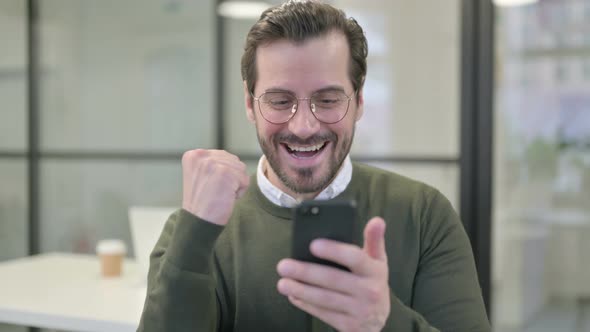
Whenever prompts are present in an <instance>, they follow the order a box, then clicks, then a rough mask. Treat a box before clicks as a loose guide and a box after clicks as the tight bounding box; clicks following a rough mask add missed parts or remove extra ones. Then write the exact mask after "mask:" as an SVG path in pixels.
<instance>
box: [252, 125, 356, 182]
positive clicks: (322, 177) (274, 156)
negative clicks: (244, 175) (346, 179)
mask: <svg viewBox="0 0 590 332" xmlns="http://www.w3.org/2000/svg"><path fill="white" fill-rule="evenodd" d="M354 131H355V127H354V126H353V128H352V133H351V134H350V135H348V136H343V137H342V141H341V142H340V140H339V139H338V136H337V135H336V134H335V133H334V132H329V133H327V134H324V135H316V136H313V137H310V138H308V139H305V140H302V139H300V138H298V137H297V136H295V135H292V134H280V133H277V134H274V135H272V136H270V137H269V139H268V140H267V139H264V138H263V137H261V136H260V135H257V136H258V142H259V143H260V147H261V148H262V152H263V153H264V155H265V156H266V159H267V160H268V163H269V165H270V167H272V169H273V171H274V172H275V174H276V175H277V176H278V178H279V180H280V181H281V182H282V183H283V184H284V185H285V186H286V187H287V188H289V189H290V190H291V191H293V192H294V193H296V194H310V193H317V192H320V191H321V190H323V189H324V188H326V187H327V186H328V185H329V184H330V182H332V180H333V179H334V178H335V177H336V174H338V171H339V170H340V167H341V166H342V163H343V162H344V159H346V156H347V155H348V153H349V152H350V148H351V146H352V138H353V137H354ZM325 141H329V142H330V145H332V153H331V155H329V156H328V157H327V159H326V162H325V163H324V164H322V165H319V166H316V167H306V168H290V169H287V167H290V166H288V165H283V163H282V162H281V160H280V158H279V149H283V148H284V147H282V146H281V143H283V144H285V143H286V144H295V145H315V144H318V143H322V142H325ZM325 148H327V147H325ZM326 152H327V151H326ZM326 163H327V165H326ZM289 170H291V171H292V172H291V173H294V174H289V173H290V172H289Z"/></svg>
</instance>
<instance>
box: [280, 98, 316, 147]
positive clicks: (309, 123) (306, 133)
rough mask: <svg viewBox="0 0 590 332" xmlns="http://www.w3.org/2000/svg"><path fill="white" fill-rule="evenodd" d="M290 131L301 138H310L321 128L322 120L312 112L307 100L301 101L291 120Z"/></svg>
mask: <svg viewBox="0 0 590 332" xmlns="http://www.w3.org/2000/svg"><path fill="white" fill-rule="evenodd" d="M288 124H289V127H288V128H289V131H290V132H292V133H293V134H294V135H296V136H297V137H299V138H301V139H306V138H309V137H311V136H313V135H315V134H316V133H317V132H318V131H319V130H320V122H319V121H318V119H316V118H315V116H314V115H313V113H312V110H311V108H310V103H309V101H307V100H305V101H304V100H301V101H299V103H298V105H297V112H295V115H293V117H292V118H291V119H290V120H289V123H288Z"/></svg>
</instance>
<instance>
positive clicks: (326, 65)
mask: <svg viewBox="0 0 590 332" xmlns="http://www.w3.org/2000/svg"><path fill="white" fill-rule="evenodd" d="M349 59H350V51H349V49H348V43H347V41H346V38H345V36H344V35H343V34H342V33H340V32H331V33H329V34H327V35H325V36H323V37H318V38H313V39H309V40H306V41H305V42H303V43H300V44H296V43H293V42H291V41H286V40H280V41H276V42H273V43H271V44H269V45H265V46H262V47H259V48H258V50H257V52H256V65H257V77H258V80H257V82H256V87H255V90H254V96H256V97H258V96H260V95H262V94H263V93H264V92H268V91H277V90H280V91H286V92H290V93H292V94H293V95H295V96H297V97H298V98H308V97H310V96H311V95H312V94H313V93H314V92H316V91H318V90H321V89H326V88H330V87H332V88H335V89H341V90H343V91H344V92H345V93H346V94H347V95H348V96H353V95H354V91H353V86H352V83H351V81H350V78H349V75H348V68H349ZM245 99H246V106H247V107H246V109H247V115H248V118H249V119H250V121H251V122H253V123H254V124H255V125H256V132H257V135H258V140H259V142H260V146H261V148H262V151H263V152H264V154H265V156H266V158H267V160H268V162H269V164H270V169H269V170H268V174H267V176H268V178H269V180H270V181H271V182H272V183H273V184H275V185H276V186H278V187H279V188H281V189H282V190H283V191H285V192H287V193H289V194H292V195H295V196H300V195H305V194H315V193H318V192H320V191H321V190H322V189H324V188H325V187H326V186H327V185H328V184H329V183H330V182H331V181H332V179H333V178H334V177H335V176H336V174H337V173H338V170H339V169H340V166H341V165H342V162H343V161H344V159H345V158H346V156H347V154H348V152H349V151H350V147H351V144H352V139H353V136H354V128H355V123H356V121H358V120H359V119H360V117H361V115H362V105H363V99H362V93H361V92H359V93H358V95H357V96H354V97H353V98H352V99H351V100H350V103H349V108H348V113H347V114H346V116H345V117H344V119H342V120H341V121H340V122H338V123H335V124H325V123H322V122H319V121H318V120H317V119H316V118H315V117H314V115H313V114H312V111H311V109H310V104H309V101H308V100H300V101H299V106H298V107H297V112H296V113H295V115H294V116H293V117H292V118H291V119H290V120H289V121H288V122H287V123H284V124H278V125H277V124H272V123H270V122H268V121H266V120H265V119H264V118H263V117H262V116H261V114H260V110H259V105H258V103H259V101H251V98H250V95H249V93H248V91H247V90H246V91H245ZM311 148H313V151H302V150H309V149H311Z"/></svg>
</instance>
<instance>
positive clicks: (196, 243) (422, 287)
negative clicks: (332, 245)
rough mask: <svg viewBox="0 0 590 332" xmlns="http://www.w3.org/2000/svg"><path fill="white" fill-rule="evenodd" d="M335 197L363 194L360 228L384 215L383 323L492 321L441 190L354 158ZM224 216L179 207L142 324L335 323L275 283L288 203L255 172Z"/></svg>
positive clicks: (286, 250) (449, 326)
mask: <svg viewBox="0 0 590 332" xmlns="http://www.w3.org/2000/svg"><path fill="white" fill-rule="evenodd" d="M352 174H353V175H352V179H351V182H350V184H349V185H348V187H347V188H346V190H345V191H344V192H343V193H342V194H340V195H339V196H338V198H347V199H354V200H356V202H357V207H358V215H359V216H360V219H359V220H358V223H359V225H357V226H358V227H357V229H358V230H361V231H362V230H363V229H364V226H365V224H366V223H367V221H368V220H369V219H370V218H371V217H374V216H381V217H383V218H384V219H385V221H386V223H387V228H386V234H385V239H386V249H387V256H388V260H389V285H390V291H391V313H390V315H389V318H388V320H387V324H386V326H385V328H384V331H452V332H462V331H465V332H467V331H469V332H476V331H490V326H489V322H488V319H487V316H486V313H485V308H484V305H483V301H482V297H481V292H480V288H479V284H478V280H477V274H476V271H475V265H474V261H473V255H472V252H471V247H470V244H469V239H468V237H467V236H466V233H465V231H464V229H463V226H462V224H461V222H460V220H459V218H458V216H457V214H456V213H455V211H454V210H453V208H452V207H451V204H450V203H449V202H448V201H447V199H445V197H444V196H443V195H442V194H440V193H439V192H438V191H437V190H435V189H433V188H431V187H429V186H427V185H425V184H422V183H419V182H416V181H413V180H410V179H407V178H405V177H402V176H399V175H396V174H393V173H390V172H387V171H383V170H379V169H377V168H372V167H369V166H366V165H361V164H356V163H355V164H354V166H353V173H352ZM253 180H254V181H252V182H251V185H250V188H249V189H248V192H247V193H246V194H245V195H244V196H243V197H242V198H241V199H240V200H239V201H238V202H237V203H236V206H235V208H234V211H233V214H232V217H231V219H230V221H229V223H228V224H227V226H219V225H215V224H212V223H209V222H206V221H204V220H202V219H199V218H198V217H196V216H194V215H192V214H190V213H189V212H187V211H185V210H179V211H177V212H175V213H174V214H173V215H172V216H170V219H169V220H168V221H167V223H166V226H165V227H164V230H163V232H162V234H161V236H160V239H159V240H158V243H157V244H156V247H155V248H154V250H153V252H152V255H151V263H150V270H149V276H148V293H147V297H146V300H145V306H144V309H143V314H142V318H141V323H140V326H139V328H138V331H243V332H252V331H283V332H289V331H297V332H300V331H306V330H314V331H320V330H321V331H330V330H331V329H330V328H328V327H327V326H325V325H323V324H322V323H319V320H317V319H310V317H309V316H308V315H307V314H306V313H304V312H303V311H301V310H299V309H297V308H296V307H294V306H292V305H291V304H290V303H289V301H288V299H287V298H285V297H284V296H283V295H281V294H279V293H278V291H277V289H276V284H277V281H278V280H279V276H278V274H277V272H276V265H277V263H278V261H279V260H281V259H282V258H285V257H289V256H290V248H291V213H292V211H291V209H289V208H283V207H279V206H277V205H274V204H273V203H271V202H270V201H269V200H268V199H266V197H265V196H264V195H263V194H262V192H261V191H260V189H259V187H258V185H257V184H256V182H255V177H253Z"/></svg>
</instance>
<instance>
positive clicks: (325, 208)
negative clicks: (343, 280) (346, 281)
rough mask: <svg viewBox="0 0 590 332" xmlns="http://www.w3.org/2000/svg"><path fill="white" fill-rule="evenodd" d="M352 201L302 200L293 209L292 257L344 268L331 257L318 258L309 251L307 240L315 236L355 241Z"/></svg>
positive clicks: (355, 242)
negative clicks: (329, 259) (330, 259)
mask: <svg viewBox="0 0 590 332" xmlns="http://www.w3.org/2000/svg"><path fill="white" fill-rule="evenodd" d="M355 225H356V204H355V202H354V201H345V200H328V201H319V200H318V201H304V202H302V203H301V204H300V205H299V206H297V207H296V208H295V210H294V214H293V239H292V240H293V242H292V257H293V258H295V259H297V260H302V261H307V262H313V263H318V264H325V265H330V266H334V267H337V268H340V269H344V270H347V269H346V268H345V267H343V266H341V265H339V264H336V263H334V262H331V261H327V260H324V259H320V258H318V257H316V256H314V255H313V254H312V253H311V252H310V251H309V245H310V244H311V242H312V241H313V240H315V239H318V238H324V239H331V240H335V241H340V242H346V243H353V244H357V245H359V240H358V238H359V237H358V234H357V230H356V229H355Z"/></svg>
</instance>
